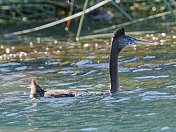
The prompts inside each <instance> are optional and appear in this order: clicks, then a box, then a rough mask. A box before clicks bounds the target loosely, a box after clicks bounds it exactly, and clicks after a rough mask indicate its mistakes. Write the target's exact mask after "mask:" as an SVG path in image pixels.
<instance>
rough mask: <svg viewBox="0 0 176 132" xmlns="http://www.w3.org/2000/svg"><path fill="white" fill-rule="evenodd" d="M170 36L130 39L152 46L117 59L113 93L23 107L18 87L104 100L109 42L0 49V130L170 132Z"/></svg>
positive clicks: (24, 97) (26, 101)
mask: <svg viewBox="0 0 176 132" xmlns="http://www.w3.org/2000/svg"><path fill="white" fill-rule="evenodd" d="M174 36H175V34H174V33H171V34H164V33H160V34H148V35H145V36H138V37H139V38H140V37H142V38H144V39H149V40H152V41H154V42H156V43H155V45H143V46H135V47H133V46H132V47H127V48H125V49H124V50H123V51H122V52H121V54H120V57H119V61H120V64H119V72H120V82H121V90H120V91H119V92H118V93H116V94H114V95H110V94H103V95H98V96H86V97H84V96H78V97H74V98H58V99H55V98H44V97H43V98H39V99H35V100H31V99H30V98H29V90H28V89H27V88H26V87H27V86H28V85H29V83H30V81H31V79H35V80H37V82H38V83H39V84H41V86H42V87H43V88H44V89H58V88H65V89H68V88H69V89H77V90H85V91H93V92H95V91H100V92H103V93H108V91H109V71H108V67H109V64H108V62H109V60H108V59H109V54H110V40H95V41H81V42H80V43H76V42H72V41H69V42H58V41H56V40H55V41H52V42H45V43H42V40H41V38H40V43H34V42H30V43H29V44H28V45H16V46H10V45H1V47H0V48H1V50H0V60H1V62H0V80H1V81H0V85H1V89H0V92H1V93H0V106H1V107H0V112H1V115H0V118H1V121H0V124H1V125H0V126H1V129H2V130H8V131H11V130H13V129H14V127H15V129H16V130H19V131H34V130H40V131H46V130H47V131H56V130H61V131H64V130H65V131H70V130H73V131H110V130H111V131H113V130H114V131H144V130H146V131H161V130H167V131H175V130H176V127H175V115H176V114H175V112H174V111H175V107H176V105H175V99H176V94H175V93H176V92H175V88H176V85H175V77H176V75H175V73H176V71H175V67H176V59H175V50H176V46H175V43H176V42H175V37H174ZM162 40H164V41H162Z"/></svg>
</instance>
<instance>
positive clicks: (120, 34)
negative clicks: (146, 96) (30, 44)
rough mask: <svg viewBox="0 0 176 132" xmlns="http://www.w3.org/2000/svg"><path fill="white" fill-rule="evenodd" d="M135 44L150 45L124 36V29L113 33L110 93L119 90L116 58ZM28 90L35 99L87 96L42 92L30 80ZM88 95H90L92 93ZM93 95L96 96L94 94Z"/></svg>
mask: <svg viewBox="0 0 176 132" xmlns="http://www.w3.org/2000/svg"><path fill="white" fill-rule="evenodd" d="M137 42H143V43H151V42H149V41H143V40H138V39H135V38H132V37H130V36H126V35H125V32H124V28H119V29H116V30H115V31H114V34H113V37H112V45H111V54H110V62H109V72H110V80H111V87H110V93H115V92H117V91H118V90H119V88H120V82H119V76H118V56H119V53H120V51H121V50H122V49H123V48H124V47H126V46H127V45H133V44H136V43H137ZM29 88H30V89H31V93H30V98H37V97H43V96H46V97H56V98H59V97H74V96H77V95H78V96H79V95H84V94H85V95H88V94H86V92H84V91H80V90H73V89H55V90H44V89H42V88H41V87H40V86H39V85H38V84H37V83H36V82H35V81H34V80H32V83H31V84H30V85H29ZM87 93H89V92H87ZM90 93H91V94H92V92H90ZM94 95H96V93H95V94H94Z"/></svg>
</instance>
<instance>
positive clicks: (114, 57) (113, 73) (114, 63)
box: [109, 41, 120, 93]
mask: <svg viewBox="0 0 176 132" xmlns="http://www.w3.org/2000/svg"><path fill="white" fill-rule="evenodd" d="M113 42H114V41H113ZM113 42H112V46H111V55H110V62H109V70H110V71H109V72H110V80H111V87H110V92H111V93H114V92H117V91H118V90H119V88H120V83H119V76H118V55H119V53H120V50H118V49H117V48H118V47H117V45H115V44H114V43H113Z"/></svg>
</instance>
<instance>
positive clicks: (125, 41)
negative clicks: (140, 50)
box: [112, 28, 152, 51]
mask: <svg viewBox="0 0 176 132" xmlns="http://www.w3.org/2000/svg"><path fill="white" fill-rule="evenodd" d="M138 43H147V44H148V43H152V42H149V41H144V40H138V39H135V38H132V37H130V36H127V35H125V31H124V28H119V29H116V30H115V31H114V35H113V41H112V45H114V46H115V47H116V48H117V50H118V51H120V50H121V49H123V48H124V47H126V46H127V45H133V44H138Z"/></svg>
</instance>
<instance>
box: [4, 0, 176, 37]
mask: <svg viewBox="0 0 176 132" xmlns="http://www.w3.org/2000/svg"><path fill="white" fill-rule="evenodd" d="M83 2H84V3H83ZM95 2H96V0H85V1H81V0H76V1H75V2H74V5H73V7H72V8H73V9H72V10H73V15H71V16H68V15H69V13H67V12H69V10H70V6H69V5H68V4H67V3H66V1H65V0H28V1H26V0H14V1H12V0H5V1H3V2H2V3H0V18H1V19H3V20H6V21H8V20H13V21H23V22H26V21H27V22H30V20H38V19H39V18H44V19H46V18H48V19H49V18H60V19H59V20H57V21H54V22H51V23H48V24H44V25H41V26H38V27H34V28H30V29H26V30H23V31H17V32H13V33H9V34H6V35H5V36H12V35H21V34H25V33H31V32H34V31H39V30H42V29H46V28H49V27H52V26H55V25H58V24H61V23H63V22H66V21H69V20H71V19H75V18H77V17H80V16H81V19H80V23H79V26H78V28H77V35H76V36H75V37H76V38H77V39H78V38H80V39H87V38H91V36H92V38H94V37H95V38H96V35H97V37H104V36H106V35H107V34H106V33H108V31H111V30H113V29H115V28H117V27H122V26H123V27H125V26H128V25H132V24H136V23H139V22H144V21H148V20H150V19H154V18H158V17H162V16H166V15H171V16H172V17H173V18H174V19H175V18H176V15H175V14H176V10H175V7H176V2H175V0H171V1H168V0H164V1H160V4H161V5H165V6H166V7H167V8H166V9H165V10H163V11H160V12H157V11H156V12H152V9H153V6H155V5H157V4H158V3H156V2H155V1H147V0H142V1H140V0H133V1H131V0H125V1H121V2H120V3H116V2H115V1H114V0H103V1H101V2H99V3H96V4H94V5H91V3H95ZM145 2H146V3H147V6H146V7H147V10H149V11H150V12H151V13H150V14H149V15H148V16H143V17H140V18H138V16H137V17H136V18H137V19H136V18H135V17H134V16H133V15H132V13H131V12H132V11H131V9H130V8H129V7H135V6H136V7H135V8H144V9H145V10H146V7H141V6H138V4H139V5H140V4H141V3H142V4H143V3H145ZM148 3H150V4H149V5H148ZM82 4H84V8H83V7H82ZM102 6H106V7H108V8H109V9H116V10H117V11H118V12H119V13H121V14H123V15H124V16H125V17H126V18H127V19H128V20H129V21H124V22H122V23H120V24H119V23H116V24H115V25H112V26H109V27H105V28H102V29H97V30H93V31H92V34H93V35H91V36H88V37H86V36H84V37H80V36H81V30H82V25H83V24H84V23H83V20H84V14H86V13H89V12H91V11H93V10H95V9H97V8H99V7H102ZM87 7H88V8H87ZM125 7H126V8H125ZM78 9H79V11H78ZM80 9H81V10H82V11H80ZM168 10H169V11H168ZM61 12H65V14H64V15H63V14H61ZM98 33H101V34H98ZM102 33H105V34H104V35H103V34H102ZM89 34H90V33H89Z"/></svg>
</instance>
